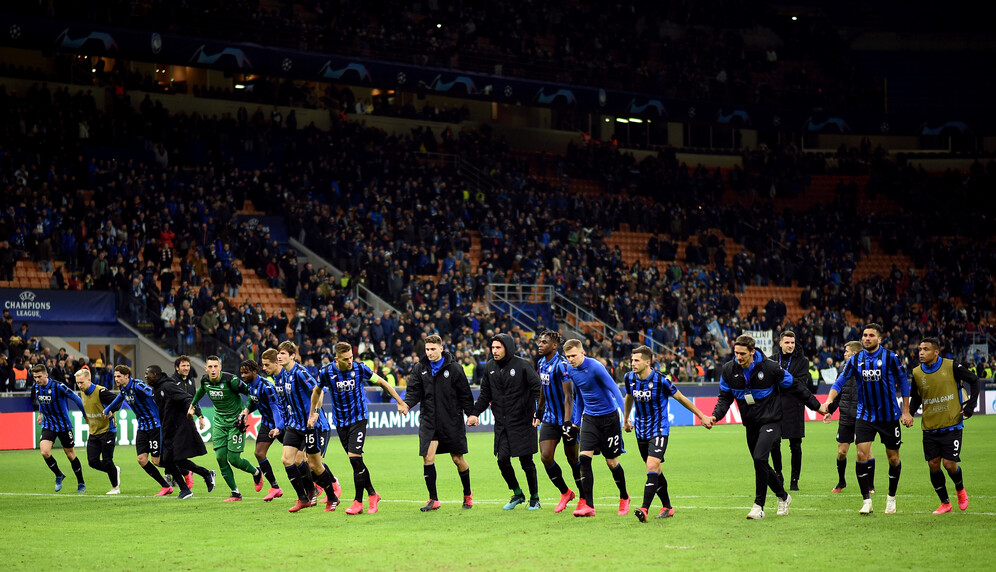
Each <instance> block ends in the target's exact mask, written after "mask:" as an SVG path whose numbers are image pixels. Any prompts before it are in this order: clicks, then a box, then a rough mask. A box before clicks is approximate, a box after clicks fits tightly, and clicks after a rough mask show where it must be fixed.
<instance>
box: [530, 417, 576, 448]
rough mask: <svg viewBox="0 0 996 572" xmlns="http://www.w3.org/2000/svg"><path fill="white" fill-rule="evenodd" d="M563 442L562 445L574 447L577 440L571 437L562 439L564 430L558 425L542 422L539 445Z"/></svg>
mask: <svg viewBox="0 0 996 572" xmlns="http://www.w3.org/2000/svg"><path fill="white" fill-rule="evenodd" d="M561 439H563V440H564V445H565V446H569V445H576V444H577V442H578V440H577V439H576V438H573V437H564V429H563V427H561V426H560V425H554V424H553V423H547V422H545V421H544V422H543V424H542V425H540V433H539V440H540V443H542V442H543V441H560V440H561Z"/></svg>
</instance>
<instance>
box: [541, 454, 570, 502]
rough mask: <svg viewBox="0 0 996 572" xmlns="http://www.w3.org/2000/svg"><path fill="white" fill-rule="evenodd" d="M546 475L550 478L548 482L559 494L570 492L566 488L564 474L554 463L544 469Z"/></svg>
mask: <svg viewBox="0 0 996 572" xmlns="http://www.w3.org/2000/svg"><path fill="white" fill-rule="evenodd" d="M546 475H547V476H548V477H550V481H551V482H553V486H555V487H557V490H558V491H560V494H564V493H566V492H567V491H568V490H570V489H568V487H567V481H565V480H564V472H563V471H561V470H560V465H558V464H557V462H556V461H554V462H553V464H552V465H550V466H549V467H547V468H546Z"/></svg>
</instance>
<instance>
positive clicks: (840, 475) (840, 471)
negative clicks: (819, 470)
mask: <svg viewBox="0 0 996 572" xmlns="http://www.w3.org/2000/svg"><path fill="white" fill-rule="evenodd" d="M846 472H847V459H837V484H838V485H846V484H847V479H846V478H845V477H844V474H845V473H846Z"/></svg>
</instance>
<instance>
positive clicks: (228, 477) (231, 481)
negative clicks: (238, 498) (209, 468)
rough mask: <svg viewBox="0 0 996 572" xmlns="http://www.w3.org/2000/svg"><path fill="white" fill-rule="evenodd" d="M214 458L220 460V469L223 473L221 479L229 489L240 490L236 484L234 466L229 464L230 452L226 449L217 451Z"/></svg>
mask: <svg viewBox="0 0 996 572" xmlns="http://www.w3.org/2000/svg"><path fill="white" fill-rule="evenodd" d="M214 456H215V458H216V459H217V460H218V469H219V471H220V472H221V478H223V479H224V480H225V484H227V485H228V488H230V489H232V490H233V491H234V490H235V489H237V488H238V485H236V484H235V474H234V473H233V472H232V466H231V465H229V464H228V451H227V450H226V449H225V448H224V447H222V448H220V449H215V450H214Z"/></svg>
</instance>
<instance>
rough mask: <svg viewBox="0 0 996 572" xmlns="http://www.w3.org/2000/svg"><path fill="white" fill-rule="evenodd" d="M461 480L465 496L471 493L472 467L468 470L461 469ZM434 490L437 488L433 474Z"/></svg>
mask: <svg viewBox="0 0 996 572" xmlns="http://www.w3.org/2000/svg"><path fill="white" fill-rule="evenodd" d="M459 475H460V482H461V483H463V496H467V495H469V494H470V467H467V470H466V471H460V472H459ZM432 490H436V481H435V476H433V481H432Z"/></svg>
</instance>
